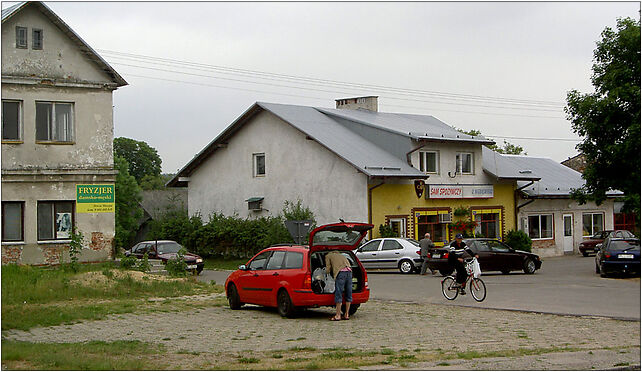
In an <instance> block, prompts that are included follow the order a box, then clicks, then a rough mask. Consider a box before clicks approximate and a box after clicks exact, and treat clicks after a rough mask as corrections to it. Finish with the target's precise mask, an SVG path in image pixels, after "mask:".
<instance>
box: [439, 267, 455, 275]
mask: <svg viewBox="0 0 642 372" xmlns="http://www.w3.org/2000/svg"><path fill="white" fill-rule="evenodd" d="M453 271H454V269H453V268H447V269H439V273H440V274H441V275H443V276H448V275H450V274H452V273H453Z"/></svg>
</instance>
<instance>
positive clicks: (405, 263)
mask: <svg viewBox="0 0 642 372" xmlns="http://www.w3.org/2000/svg"><path fill="white" fill-rule="evenodd" d="M414 269H415V267H414V266H413V264H412V262H410V260H401V262H399V271H401V273H402V274H410V273H412V271H413V270H414Z"/></svg>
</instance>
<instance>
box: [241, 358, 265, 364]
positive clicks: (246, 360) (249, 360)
mask: <svg viewBox="0 0 642 372" xmlns="http://www.w3.org/2000/svg"><path fill="white" fill-rule="evenodd" d="M260 361H261V359H259V358H253V357H249V358H246V357H242V358H239V363H244V364H251V363H258V362H260Z"/></svg>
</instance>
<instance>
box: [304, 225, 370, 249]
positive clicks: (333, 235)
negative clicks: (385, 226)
mask: <svg viewBox="0 0 642 372" xmlns="http://www.w3.org/2000/svg"><path fill="white" fill-rule="evenodd" d="M333 230H334V231H333ZM333 230H323V231H319V232H317V233H316V234H314V242H313V244H314V245H354V244H356V243H357V241H358V240H359V238H361V233H360V232H358V231H354V230H349V229H346V228H344V227H343V228H337V229H333Z"/></svg>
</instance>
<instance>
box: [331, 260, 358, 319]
mask: <svg viewBox="0 0 642 372" xmlns="http://www.w3.org/2000/svg"><path fill="white" fill-rule="evenodd" d="M325 272H326V273H328V274H330V275H332V277H333V278H334V303H335V304H336V306H337V309H336V310H337V312H336V314H335V315H334V316H333V317H332V318H330V320H341V319H343V320H348V319H350V303H352V269H351V268H350V261H348V258H347V257H346V256H344V255H343V254H341V253H339V252H338V251H330V252H329V253H328V254H326V255H325ZM344 297H345V301H346V312H345V314H343V316H342V315H341V303H342V302H343V298H344Z"/></svg>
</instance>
